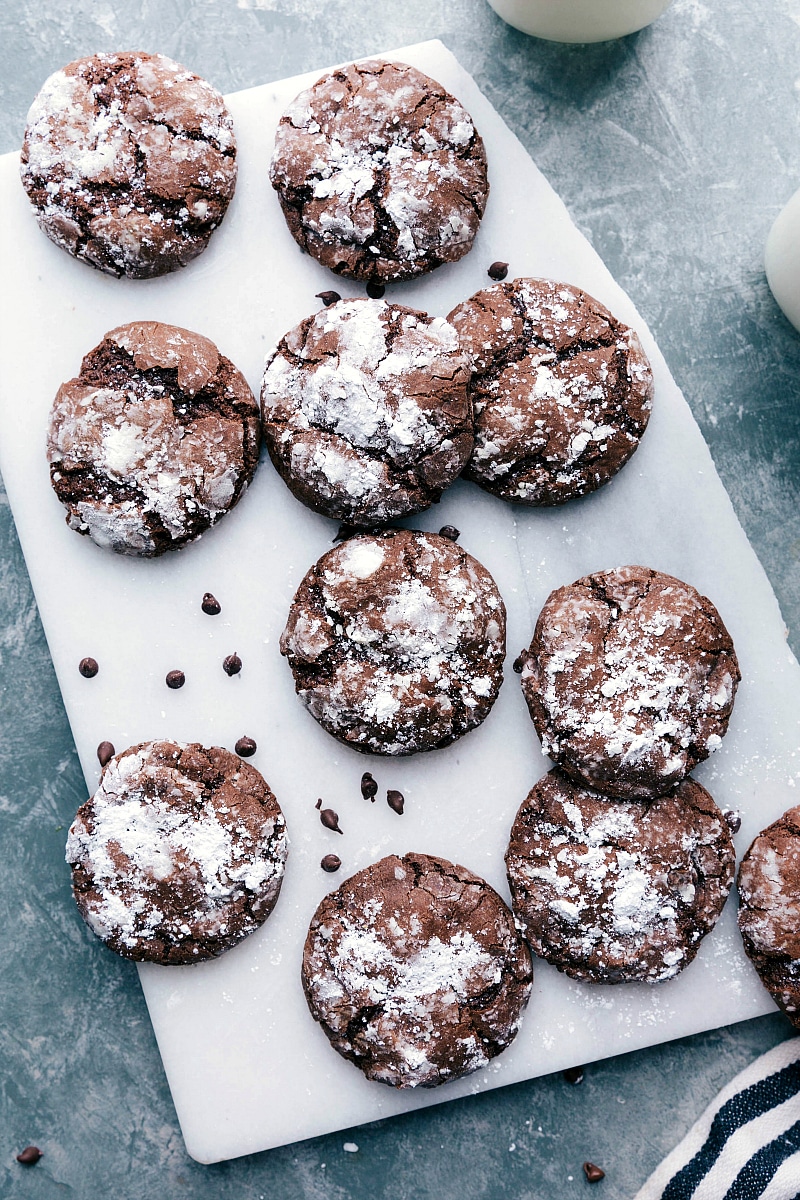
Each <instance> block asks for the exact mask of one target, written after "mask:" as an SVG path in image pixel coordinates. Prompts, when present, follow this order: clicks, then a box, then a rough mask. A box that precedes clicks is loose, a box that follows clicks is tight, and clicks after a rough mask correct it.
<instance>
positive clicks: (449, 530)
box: [439, 525, 461, 542]
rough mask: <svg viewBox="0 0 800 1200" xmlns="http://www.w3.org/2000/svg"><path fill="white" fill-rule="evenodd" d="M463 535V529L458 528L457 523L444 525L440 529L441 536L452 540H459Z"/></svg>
mask: <svg viewBox="0 0 800 1200" xmlns="http://www.w3.org/2000/svg"><path fill="white" fill-rule="evenodd" d="M460 536H461V530H460V529H456V527H455V525H443V526H442V528H441V529H440V530H439V537H444V538H447V540H448V541H450V542H457V541H458V539H459V537H460Z"/></svg>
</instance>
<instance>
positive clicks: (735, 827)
mask: <svg viewBox="0 0 800 1200" xmlns="http://www.w3.org/2000/svg"><path fill="white" fill-rule="evenodd" d="M722 815H723V817H724V818H725V823H726V825H727V826H728V829H730V831H731V833H738V832H739V830H740V829H741V828H742V814H741V813H740V812H739V809H738V808H726V809H725V811H724V812H723V814H722Z"/></svg>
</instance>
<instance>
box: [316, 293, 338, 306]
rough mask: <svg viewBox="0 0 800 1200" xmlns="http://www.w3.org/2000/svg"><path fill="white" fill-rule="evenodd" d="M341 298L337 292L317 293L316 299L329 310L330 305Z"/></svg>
mask: <svg viewBox="0 0 800 1200" xmlns="http://www.w3.org/2000/svg"><path fill="white" fill-rule="evenodd" d="M341 298H342V297H341V296H340V295H339V293H338V292H317V299H318V300H321V301H322V303H323V304H324V305H325V307H326V308H329V307H330V305H331V304H335V303H336V301H337V300H341Z"/></svg>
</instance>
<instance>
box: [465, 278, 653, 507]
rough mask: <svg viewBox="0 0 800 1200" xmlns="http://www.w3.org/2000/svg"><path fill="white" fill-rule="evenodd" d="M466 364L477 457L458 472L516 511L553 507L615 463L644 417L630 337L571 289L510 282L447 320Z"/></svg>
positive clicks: (648, 389) (636, 349) (647, 395)
mask: <svg viewBox="0 0 800 1200" xmlns="http://www.w3.org/2000/svg"><path fill="white" fill-rule="evenodd" d="M448 320H449V321H451V322H452V324H453V325H454V326H455V327H456V329H457V331H458V335H459V337H460V339H461V343H462V345H463V347H464V349H465V350H466V351H467V352H468V353H469V354H470V356H471V358H472V362H473V377H472V383H471V386H470V392H471V395H472V400H473V405H474V408H475V449H474V450H473V453H472V458H471V459H470V461H469V464H468V465H467V468H466V470H465V472H464V474H465V476H466V478H467V479H472V480H474V481H475V483H478V484H480V486H481V487H482V488H485V489H486V491H487V492H492V493H493V494H494V495H495V496H500V497H501V499H503V500H510V501H513V502H514V503H517V504H533V505H553V504H563V503H564V502H565V501H566V500H571V499H572V498H573V497H574V496H582V495H584V494H585V493H586V492H593V491H594V490H595V489H596V488H599V487H600V486H601V484H604V483H607V482H608V480H609V479H610V478H611V477H612V475H615V474H616V473H617V471H619V469H620V468H621V467H622V466H624V464H625V463H626V462H627V461H628V459H629V458H630V456H631V455H632V454H633V452H634V450H635V449H636V447H637V446H638V444H639V439H640V438H641V436H642V434H643V433H644V431H645V427H646V426H647V422H648V420H649V417H650V410H651V407H652V399H653V375H652V372H651V370H650V364H649V362H648V361H647V358H646V357H645V353H644V351H643V350H642V347H641V344H640V342H639V339H638V337H637V336H636V334H635V333H634V331H633V330H632V329H629V328H628V327H627V326H626V325H623V324H622V323H621V322H620V321H618V320H617V319H616V318H615V317H614V316H612V314H611V313H610V312H609V311H608V309H607V308H605V307H604V306H603V305H602V304H600V303H599V302H598V301H597V300H594V299H593V298H592V297H591V296H589V295H587V294H586V292H582V291H581V290H580V288H576V287H572V286H571V285H570V284H567V283H554V282H553V281H552V280H549V279H515V280H514V281H513V282H510V283H497V284H495V285H494V287H489V288H486V289H485V291H482V292H478V293H477V294H476V295H475V296H473V297H472V298H471V299H469V300H465V301H464V302H463V304H459V306H458V307H457V308H455V309H453V311H452V312H451V313H450V316H449V317H448Z"/></svg>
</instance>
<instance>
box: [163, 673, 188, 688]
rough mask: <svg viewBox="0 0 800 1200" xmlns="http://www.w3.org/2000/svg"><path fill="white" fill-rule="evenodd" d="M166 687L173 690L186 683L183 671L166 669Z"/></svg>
mask: <svg viewBox="0 0 800 1200" xmlns="http://www.w3.org/2000/svg"><path fill="white" fill-rule="evenodd" d="M166 683H167V687H168V688H172V689H173V691H174V690H175V689H177V688H182V687H183V685H184V684H185V683H186V676H185V675H184V673H183V671H167V680H166Z"/></svg>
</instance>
